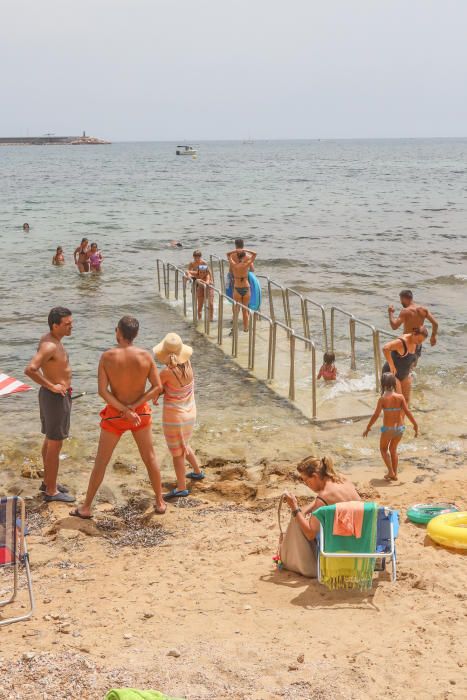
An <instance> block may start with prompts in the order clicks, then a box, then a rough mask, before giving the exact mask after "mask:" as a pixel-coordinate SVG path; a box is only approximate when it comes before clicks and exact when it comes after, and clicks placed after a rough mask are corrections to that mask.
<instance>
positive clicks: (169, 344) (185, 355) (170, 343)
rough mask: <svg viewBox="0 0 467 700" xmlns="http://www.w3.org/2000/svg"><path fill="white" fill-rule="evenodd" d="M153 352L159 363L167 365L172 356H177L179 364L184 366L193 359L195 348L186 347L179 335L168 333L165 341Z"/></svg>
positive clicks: (154, 348) (156, 346) (155, 347)
mask: <svg viewBox="0 0 467 700" xmlns="http://www.w3.org/2000/svg"><path fill="white" fill-rule="evenodd" d="M152 351H153V353H154V355H155V356H156V357H157V359H158V360H159V362H163V363H164V364H167V362H168V360H169V359H170V356H171V355H175V359H176V361H177V363H178V364H180V365H182V364H183V363H184V362H186V361H187V360H188V359H189V358H190V357H191V355H192V353H193V348H190V346H189V345H184V344H183V342H182V339H181V338H180V336H179V335H177V333H167V335H166V336H165V338H164V340H163V341H162V342H161V343H159V344H158V345H155V346H154V347H153V349H152Z"/></svg>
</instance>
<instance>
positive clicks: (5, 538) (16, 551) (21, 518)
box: [0, 496, 34, 625]
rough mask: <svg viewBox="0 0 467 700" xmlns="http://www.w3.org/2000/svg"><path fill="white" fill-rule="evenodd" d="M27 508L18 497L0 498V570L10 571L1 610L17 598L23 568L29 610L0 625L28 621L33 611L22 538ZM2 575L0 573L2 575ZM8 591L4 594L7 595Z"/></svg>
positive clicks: (27, 558) (23, 537)
mask: <svg viewBox="0 0 467 700" xmlns="http://www.w3.org/2000/svg"><path fill="white" fill-rule="evenodd" d="M25 517H26V509H25V506H24V501H23V499H22V498H21V497H20V496H8V497H6V498H0V571H1V570H2V569H3V568H8V567H10V568H13V591H12V593H11V594H10V596H9V597H7V598H6V599H4V600H1V599H0V608H2V607H4V606H5V605H8V604H9V603H12V602H13V601H14V600H15V599H16V595H17V593H18V588H19V571H20V567H24V570H25V573H26V581H27V585H28V591H29V604H30V606H29V607H30V609H29V611H28V612H27V613H25V614H24V615H19V616H18V617H8V618H6V619H5V618H3V617H1V618H0V625H7V624H9V623H11V622H19V621H20V620H27V619H28V618H30V617H31V615H32V613H33V611H34V595H33V592H32V581H31V571H30V568H29V556H28V551H27V545H26V539H25V536H24V528H25ZM2 573H3V572H2ZM4 578H6V577H4V576H1V578H0V588H2V587H3V580H4ZM8 590H9V589H7V591H6V592H8Z"/></svg>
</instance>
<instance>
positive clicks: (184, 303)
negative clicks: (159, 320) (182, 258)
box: [182, 276, 188, 316]
mask: <svg viewBox="0 0 467 700" xmlns="http://www.w3.org/2000/svg"><path fill="white" fill-rule="evenodd" d="M182 284H183V315H184V316H186V286H187V284H188V280H187V279H186V277H185V276H183V279H182Z"/></svg>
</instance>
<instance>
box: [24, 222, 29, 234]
mask: <svg viewBox="0 0 467 700" xmlns="http://www.w3.org/2000/svg"><path fill="white" fill-rule="evenodd" d="M23 231H24V232H25V233H27V232H28V231H29V224H27V223H26V224H23Z"/></svg>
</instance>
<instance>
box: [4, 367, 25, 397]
mask: <svg viewBox="0 0 467 700" xmlns="http://www.w3.org/2000/svg"><path fill="white" fill-rule="evenodd" d="M30 389H32V386H28V385H27V384H23V383H22V382H20V381H18V379H15V378H14V377H9V376H8V374H4V373H3V372H0V396H8V394H18V393H19V392H20V391H29V390H30Z"/></svg>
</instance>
